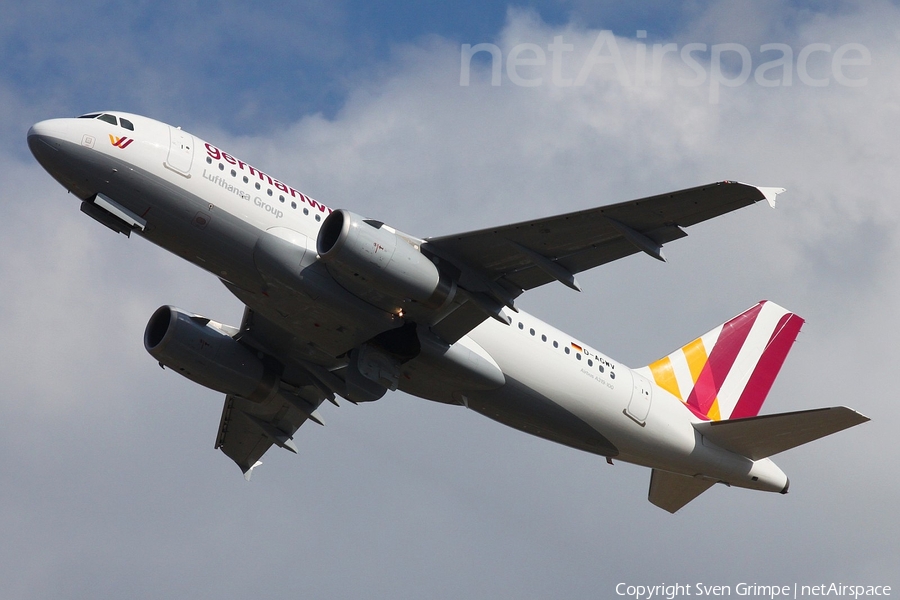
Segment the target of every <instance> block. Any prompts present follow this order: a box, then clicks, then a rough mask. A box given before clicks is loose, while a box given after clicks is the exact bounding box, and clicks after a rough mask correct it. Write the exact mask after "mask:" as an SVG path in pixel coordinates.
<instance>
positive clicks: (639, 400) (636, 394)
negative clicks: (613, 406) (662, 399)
mask: <svg viewBox="0 0 900 600" xmlns="http://www.w3.org/2000/svg"><path fill="white" fill-rule="evenodd" d="M632 381H633V382H634V385H633V389H632V392H631V401H630V402H629V403H628V408H627V409H625V414H627V415H628V416H629V417H631V418H632V419H634V420H635V421H636V422H637V423H638V424H639V425H644V423H646V421H647V415H649V414H650V403H651V402H652V400H653V386H652V385H651V384H650V380H649V379H647V378H646V377H644V376H643V375H641V374H639V373H634V372H632Z"/></svg>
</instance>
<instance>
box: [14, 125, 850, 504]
mask: <svg viewBox="0 0 900 600" xmlns="http://www.w3.org/2000/svg"><path fill="white" fill-rule="evenodd" d="M28 146H29V147H30V149H31V152H32V153H33V154H34V156H35V158H36V159H37V160H38V162H39V163H40V164H41V165H42V166H43V167H44V168H45V169H46V170H47V171H48V172H49V173H50V174H51V175H52V176H53V177H54V178H55V179H56V180H57V181H59V182H60V183H61V184H62V185H63V186H64V187H66V188H67V189H68V190H69V191H70V192H72V193H73V194H74V195H75V196H77V197H78V198H79V199H80V200H81V211H82V212H84V213H85V214H86V215H88V216H90V217H91V218H93V219H95V220H96V221H98V222H100V223H102V224H103V225H105V226H107V227H109V228H110V229H112V230H114V231H117V232H119V233H124V234H125V235H130V234H131V233H136V234H138V235H141V236H143V237H145V238H147V239H148V240H150V241H151V242H153V243H154V244H157V245H159V246H162V247H163V248H165V249H167V250H169V251H171V252H174V253H175V254H177V255H179V256H181V257H183V258H185V259H186V260H188V261H190V262H192V263H194V264H196V265H197V266H199V267H201V268H203V269H205V270H207V271H209V272H210V273H212V274H213V275H215V276H216V277H218V278H219V279H221V281H222V283H224V284H225V286H226V287H227V288H228V289H229V290H230V291H231V292H232V293H233V294H234V295H235V296H237V297H238V298H239V299H240V300H241V302H243V303H244V304H245V305H246V309H245V311H244V315H243V320H242V322H241V324H240V327H232V326H229V325H225V324H222V323H218V322H216V321H213V320H211V319H208V318H206V317H203V316H200V315H198V314H195V313H191V312H185V311H183V310H180V309H178V308H175V307H172V306H163V307H161V308H159V309H158V310H157V311H156V312H155V313H153V315H152V316H151V317H150V321H149V323H148V324H147V328H146V330H145V333H144V345H145V347H146V349H147V351H148V352H150V354H151V355H153V357H154V358H155V359H156V360H157V361H159V363H160V365H163V366H165V367H168V368H169V369H172V370H174V371H176V372H178V373H180V374H182V375H184V376H185V377H187V378H188V379H191V380H192V381H195V382H197V383H199V384H200V385H203V386H206V387H208V388H211V389H213V390H216V391H218V392H221V393H223V394H225V406H224V408H223V410H222V418H221V421H220V423H219V432H218V436H217V437H216V443H215V447H216V448H218V449H221V450H222V451H223V452H224V453H225V454H226V455H227V456H228V457H229V458H231V459H232V460H233V461H234V462H235V463H237V465H238V466H239V467H240V468H241V470H242V471H243V472H244V475H245V477H247V478H248V479H249V476H250V473H251V471H252V470H253V468H254V467H256V466H257V465H259V464H260V462H259V461H260V458H261V457H262V455H263V454H265V453H266V451H267V450H268V449H269V448H270V447H271V446H272V445H273V444H274V445H276V446H279V447H281V448H285V449H288V450H291V451H293V452H296V448H295V446H294V444H293V442H292V438H293V435H294V433H295V432H296V431H297V429H298V428H299V427H300V426H301V425H302V424H303V423H304V422H306V421H307V420H312V421H315V422H317V423H320V424H321V423H322V418H321V417H320V415H319V413H318V412H317V409H318V408H319V406H320V405H321V404H322V402H323V401H324V400H326V399H328V400H330V401H332V402H334V403H335V404H337V402H336V397H337V396H340V397H342V398H345V399H347V400H349V401H350V402H354V403H357V402H369V401H373V400H378V399H379V398H381V397H382V396H383V395H384V394H385V393H386V392H387V390H396V389H400V390H403V391H405V392H408V393H410V394H413V395H415V396H419V397H422V398H427V399H429V400H434V401H437V402H445V403H449V404H458V405H461V406H465V407H467V408H470V409H472V410H475V411H477V412H479V413H481V414H483V415H485V416H487V417H490V418H491V419H495V420H497V421H500V422H501V423H505V424H506V425H509V426H511V427H514V428H516V429H520V430H522V431H525V432H527V433H530V434H533V435H536V436H539V437H542V438H546V439H548V440H552V441H554V442H558V443H560V444H565V445H567V446H571V447H573V448H578V449H580V450H585V451H587V452H592V453H594V454H599V455H601V456H605V457H607V460H608V461H611V459H613V458H617V459H619V460H622V461H625V462H630V463H634V464H638V465H644V466H646V467H650V468H651V469H652V475H651V477H650V492H649V499H650V502H652V503H653V504H655V505H657V506H659V507H661V508H663V509H665V510H668V511H670V512H675V511H677V510H678V509H680V508H681V507H682V506H684V505H685V504H687V503H688V502H690V501H691V500H693V499H694V498H696V497H697V496H698V495H700V494H701V493H703V492H704V491H705V490H707V489H708V488H709V487H710V486H712V485H713V484H715V483H717V482H718V483H724V484H726V485H729V486H737V487H743V488H749V489H755V490H763V491H770V492H781V493H785V492H787V490H788V478H787V476H786V475H785V474H784V472H783V471H782V470H781V469H779V468H778V467H777V466H776V465H775V463H773V462H772V461H771V460H770V459H769V457H770V456H772V455H774V454H777V453H779V452H782V451H784V450H788V449H790V448H793V447H795V446H798V445H800V444H805V443H807V442H809V441H812V440H815V439H817V438H819V437H822V436H825V435H829V434H831V433H834V432H837V431H840V430H842V429H845V428H847V427H851V426H853V425H857V424H859V423H862V422H864V421H867V420H868V419H867V418H866V417H865V416H863V415H861V414H859V413H857V412H855V411H853V410H851V409H849V408H845V407H834V408H822V409H816V410H805V411H800V412H791V413H782V414H773V415H765V416H758V413H759V410H760V407H761V406H762V404H763V401H764V400H765V397H766V394H767V393H768V391H769V389H770V387H771V385H772V382H773V380H774V379H775V376H776V375H777V374H778V371H779V369H780V368H781V365H782V362H783V361H784V359H785V356H786V355H787V353H788V351H789V350H790V348H791V345H792V344H793V342H794V340H795V339H796V337H797V334H798V333H799V331H800V326H801V325H802V323H803V319H801V318H800V317H798V316H797V315H795V314H793V313H791V312H789V311H787V310H785V309H784V308H782V307H780V306H778V305H776V304H774V303H772V302H765V301H763V302H760V303H758V304H756V305H755V306H753V307H752V308H749V309H748V310H746V311H744V312H743V313H741V314H740V315H738V316H736V317H734V318H733V319H731V320H729V321H727V322H726V323H724V324H722V325H720V326H718V327H716V328H715V329H713V330H711V331H710V332H708V333H705V334H703V335H702V336H700V337H698V338H697V339H696V340H694V341H692V342H690V343H689V344H687V345H685V346H684V347H682V348H679V349H677V350H675V351H674V352H672V353H671V354H669V355H668V356H665V357H663V358H661V359H659V360H657V361H656V362H654V363H652V364H650V365H647V366H645V367H641V368H639V369H631V368H629V367H626V366H625V365H623V364H621V363H619V362H616V361H615V360H613V359H611V358H609V357H608V356H606V355H604V354H602V353H601V352H599V351H597V350H595V349H594V348H592V347H591V346H589V345H588V344H586V343H585V342H582V341H579V340H577V339H575V338H573V337H571V336H569V335H568V334H565V333H563V332H562V331H559V330H558V329H555V328H553V327H552V326H550V325H548V324H546V323H544V322H543V321H541V320H540V319H537V318H535V317H533V316H531V315H528V314H526V313H525V312H524V311H520V310H518V309H517V308H516V306H515V300H516V298H517V297H518V296H519V295H520V294H521V293H522V292H524V291H525V290H530V289H532V288H535V287H538V286H541V285H544V284H546V283H551V282H560V283H562V284H564V285H566V286H568V287H570V288H574V289H576V290H578V289H580V288H579V285H578V283H577V282H576V280H575V274H576V273H579V272H581V271H584V270H586V269H590V268H592V267H596V266H598V265H602V264H604V263H608V262H610V261H613V260H616V259H619V258H622V257H624V256H628V255H630V254H635V253H637V252H641V251H643V252H645V253H647V254H649V255H650V256H652V257H654V258H657V259H663V255H662V252H661V248H662V245H663V244H665V243H667V242H670V241H673V240H676V239H678V238H681V237H684V236H685V235H686V233H685V232H684V228H685V227H689V226H691V225H694V224H695V223H699V222H701V221H705V220H707V219H711V218H713V217H716V216H719V215H722V214H724V213H727V212H730V211H732V210H736V209H738V208H741V207H744V206H748V205H751V204H754V203H756V202H758V201H760V200H767V201H768V202H769V203H770V204H774V200H775V195H776V194H778V193H779V192H781V191H783V190H781V189H776V188H760V187H754V186H751V185H746V184H742V183H736V182H731V181H723V182H720V183H713V184H709V185H704V186H700V187H695V188H691V189H687V190H681V191H678V192H672V193H668V194H661V195H658V196H652V197H649V198H642V199H640V200H631V201H628V202H622V203H619V204H611V205H608V206H602V207H599V208H593V209H590V210H584V211H580V212H575V213H570V214H564V215H559V216H554V217H548V218H544V219H537V220H534V221H528V222H524V223H516V224H514V225H506V226H502V227H494V228H491V229H484V230H481V231H471V232H467V233H460V234H457V235H448V236H441V237H432V238H425V239H421V238H417V237H415V236H412V235H409V234H406V233H403V232H401V231H397V230H396V229H394V228H393V227H390V226H389V225H387V224H385V223H382V222H381V221H377V220H374V219H370V218H364V217H361V216H359V215H357V214H354V213H352V212H350V211H347V210H331V209H330V208H327V207H326V206H324V205H323V204H321V203H319V202H317V201H316V200H313V199H312V198H310V197H309V196H307V195H305V194H303V193H301V192H299V191H297V190H296V189H295V188H293V187H291V186H289V185H287V184H286V183H283V182H282V181H280V180H278V179H275V178H274V177H272V176H270V175H268V174H267V173H264V172H263V171H260V170H259V169H257V168H256V167H254V166H252V165H250V164H248V163H246V162H244V161H242V160H240V159H238V158H237V157H235V156H233V155H231V154H228V153H227V152H225V151H223V150H221V149H220V148H218V147H216V146H214V145H212V144H210V143H207V142H204V141H203V140H201V139H199V138H197V137H196V136H193V135H191V134H189V133H187V132H186V131H183V130H181V129H180V128H177V127H172V126H170V125H166V124H165V123H161V122H159V121H155V120H152V119H149V118H146V117H142V116H138V115H132V114H127V113H121V112H104V113H92V114H87V115H83V116H81V117H78V118H70V119H51V120H47V121H41V122H40V123H37V124H35V125H34V126H33V127H31V129H30V130H29V131H28Z"/></svg>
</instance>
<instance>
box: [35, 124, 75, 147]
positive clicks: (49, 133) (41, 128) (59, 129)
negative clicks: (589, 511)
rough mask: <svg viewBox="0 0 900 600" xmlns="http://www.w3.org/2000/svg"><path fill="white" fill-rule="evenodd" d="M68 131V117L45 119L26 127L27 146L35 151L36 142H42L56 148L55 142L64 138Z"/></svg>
mask: <svg viewBox="0 0 900 600" xmlns="http://www.w3.org/2000/svg"><path fill="white" fill-rule="evenodd" d="M68 132H69V122H68V119H47V120H46V121H40V122H38V123H35V124H34V125H32V126H31V127H29V128H28V147H29V148H31V151H32V153H34V152H35V148H36V144H39V143H41V144H44V145H47V146H50V147H51V148H53V149H54V150H55V149H56V144H55V142H58V141H59V140H64V139H66V137H67V134H68Z"/></svg>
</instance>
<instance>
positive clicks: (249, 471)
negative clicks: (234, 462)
mask: <svg viewBox="0 0 900 600" xmlns="http://www.w3.org/2000/svg"><path fill="white" fill-rule="evenodd" d="M261 464H262V461H261V460H258V461H256V462H255V463H253V466H252V467H249V468H247V469H243V468H242V469H241V470H242V471H243V472H244V479H246V480H247V481H250V476H251V475H253V469H255V468H256V467H258V466H259V465H261Z"/></svg>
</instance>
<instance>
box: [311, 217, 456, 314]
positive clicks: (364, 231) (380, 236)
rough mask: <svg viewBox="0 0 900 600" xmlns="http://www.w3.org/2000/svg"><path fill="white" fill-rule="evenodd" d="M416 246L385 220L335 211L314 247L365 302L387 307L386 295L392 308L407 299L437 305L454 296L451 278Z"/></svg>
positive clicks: (335, 275)
mask: <svg viewBox="0 0 900 600" xmlns="http://www.w3.org/2000/svg"><path fill="white" fill-rule="evenodd" d="M418 244H419V242H418V241H417V240H415V239H414V238H412V237H410V236H407V235H405V234H402V233H400V232H398V231H397V230H395V229H393V228H392V227H388V226H387V225H385V224H384V223H381V222H379V221H374V220H371V219H364V218H362V217H360V216H359V215H356V214H354V213H351V212H349V211H346V210H337V211H334V212H333V213H331V214H330V215H329V216H328V217H327V218H326V219H325V221H324V222H323V223H322V227H321V229H320V230H319V236H318V239H317V240H316V251H317V252H318V253H319V257H320V259H321V261H322V262H323V263H324V264H325V265H326V266H327V268H328V272H329V273H330V274H331V276H332V277H333V278H334V279H335V280H336V281H338V282H339V283H340V284H341V285H342V286H343V287H344V288H346V289H347V290H349V291H350V292H352V293H353V294H355V295H357V296H358V297H360V298H363V299H364V300H367V301H370V302H372V303H374V304H376V305H380V306H382V307H383V308H388V307H386V306H384V305H385V296H386V297H387V298H388V299H389V300H390V301H392V302H393V304H394V305H395V307H394V308H403V304H402V303H403V302H406V301H410V300H412V301H415V302H417V303H419V304H420V305H421V306H423V307H424V308H428V309H439V308H441V307H443V306H445V305H447V304H448V303H449V302H450V301H452V300H453V296H454V295H455V293H456V282H454V281H453V280H452V279H450V278H449V277H447V276H446V274H444V273H442V272H441V271H440V270H439V269H438V267H437V266H436V265H435V264H434V263H433V262H432V261H431V260H430V259H429V258H428V257H426V256H425V255H424V254H422V252H421V251H420V249H419V245H418ZM388 309H389V310H390V308H388Z"/></svg>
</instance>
